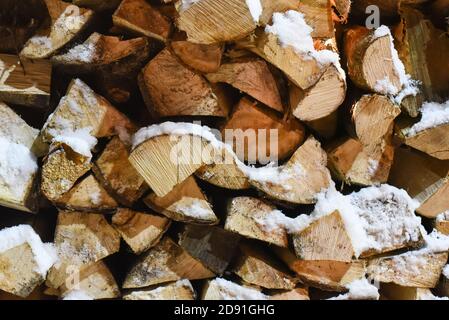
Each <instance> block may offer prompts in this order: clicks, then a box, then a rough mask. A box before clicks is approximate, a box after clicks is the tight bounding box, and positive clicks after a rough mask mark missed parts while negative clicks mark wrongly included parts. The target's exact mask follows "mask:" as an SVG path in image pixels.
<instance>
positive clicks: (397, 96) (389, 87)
mask: <svg viewBox="0 0 449 320" xmlns="http://www.w3.org/2000/svg"><path fill="white" fill-rule="evenodd" d="M385 36H388V37H389V39H390V46H391V57H392V59H393V65H394V69H395V73H396V75H397V76H398V77H399V80H400V83H401V86H402V87H401V89H400V90H397V88H395V87H394V86H393V84H392V83H391V81H390V80H389V79H388V78H385V79H380V80H378V81H377V83H376V85H375V88H374V90H376V91H377V92H378V93H381V94H385V95H389V96H392V97H393V100H394V101H395V102H396V103H397V104H401V103H402V100H403V99H404V98H405V97H407V96H410V95H412V96H416V95H417V94H418V92H419V90H418V87H417V85H418V82H417V81H416V80H413V79H412V78H411V76H410V75H409V74H407V73H406V71H405V66H404V64H403V63H402V61H401V59H400V58H399V54H398V51H397V50H396V48H395V47H394V42H393V36H392V35H391V31H390V29H389V28H388V27H387V26H385V25H382V26H380V27H379V28H377V29H376V30H375V31H374V35H373V39H377V38H380V37H385Z"/></svg>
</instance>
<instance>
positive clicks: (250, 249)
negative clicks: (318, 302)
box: [232, 242, 298, 290]
mask: <svg viewBox="0 0 449 320" xmlns="http://www.w3.org/2000/svg"><path fill="white" fill-rule="evenodd" d="M232 270H233V272H234V273H235V274H236V275H238V276H239V277H240V278H242V279H243V281H245V282H246V283H249V284H252V285H256V286H260V287H262V288H266V289H283V290H293V289H294V288H295V287H296V284H297V282H298V281H297V280H296V279H294V278H293V277H291V276H290V275H289V272H288V270H287V271H286V270H285V269H284V267H283V266H282V265H281V264H280V263H279V262H278V261H276V260H275V259H273V258H272V257H270V255H268V254H267V253H266V252H264V249H263V248H262V247H260V246H257V244H255V243H246V242H244V243H241V244H240V246H239V255H238V256H237V259H236V261H235V262H234V264H233V266H232Z"/></svg>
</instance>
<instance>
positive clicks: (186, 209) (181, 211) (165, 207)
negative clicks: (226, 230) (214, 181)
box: [144, 176, 218, 224]
mask: <svg viewBox="0 0 449 320" xmlns="http://www.w3.org/2000/svg"><path fill="white" fill-rule="evenodd" d="M144 202H145V204H146V205H147V206H148V207H150V208H151V209H153V210H154V211H156V212H158V213H160V214H163V215H165V216H166V217H168V218H170V219H173V220H175V221H181V222H187V223H195V224H217V223H218V218H217V216H216V215H215V213H214V211H213V210H212V207H211V205H210V204H209V202H208V201H207V199H206V197H205V196H204V194H203V191H202V190H201V189H200V187H199V186H198V184H197V183H196V181H195V178H194V177H193V176H190V177H188V178H187V179H186V180H184V181H183V182H181V183H180V184H178V185H177V186H175V187H174V188H173V190H171V191H170V192H169V193H168V194H167V195H165V196H163V197H158V196H157V195H156V194H155V193H150V194H149V195H148V196H146V197H145V198H144Z"/></svg>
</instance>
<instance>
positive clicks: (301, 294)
mask: <svg viewBox="0 0 449 320" xmlns="http://www.w3.org/2000/svg"><path fill="white" fill-rule="evenodd" d="M270 300H310V297H309V291H308V289H307V288H295V289H293V290H290V291H281V292H279V293H275V294H273V295H270Z"/></svg>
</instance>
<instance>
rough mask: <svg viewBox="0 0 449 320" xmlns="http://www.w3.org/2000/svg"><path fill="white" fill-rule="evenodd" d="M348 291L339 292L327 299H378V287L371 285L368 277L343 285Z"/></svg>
mask: <svg viewBox="0 0 449 320" xmlns="http://www.w3.org/2000/svg"><path fill="white" fill-rule="evenodd" d="M345 287H346V288H347V289H348V290H349V292H347V293H345V294H340V295H339V296H337V297H334V298H330V299H329V300H378V299H379V289H378V288H377V287H376V286H374V285H372V284H371V283H370V282H369V281H368V279H366V278H362V279H358V280H354V281H352V282H351V283H349V284H347V285H346V286H345Z"/></svg>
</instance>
